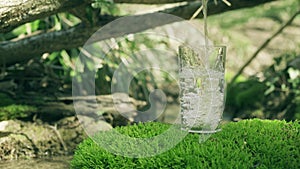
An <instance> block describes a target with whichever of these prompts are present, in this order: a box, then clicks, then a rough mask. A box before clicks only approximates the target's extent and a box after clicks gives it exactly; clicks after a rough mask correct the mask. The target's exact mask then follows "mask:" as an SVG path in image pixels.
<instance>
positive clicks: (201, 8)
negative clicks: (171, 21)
mask: <svg viewBox="0 0 300 169" xmlns="http://www.w3.org/2000/svg"><path fill="white" fill-rule="evenodd" d="M222 1H223V2H224V3H225V4H226V5H227V6H231V3H230V2H229V1H228V0H222ZM214 4H215V5H218V1H217V0H214ZM202 10H203V5H201V6H200V7H199V8H198V9H197V11H196V12H195V13H194V14H193V16H192V17H191V18H190V20H193V19H195V18H196V17H197V16H198V15H199V14H200V12H201V11H202Z"/></svg>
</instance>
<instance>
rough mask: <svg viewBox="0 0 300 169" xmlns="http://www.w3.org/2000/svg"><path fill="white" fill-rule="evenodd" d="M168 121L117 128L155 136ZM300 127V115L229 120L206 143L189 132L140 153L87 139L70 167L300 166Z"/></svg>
mask: <svg viewBox="0 0 300 169" xmlns="http://www.w3.org/2000/svg"><path fill="white" fill-rule="evenodd" d="M169 126H170V125H167V124H161V123H154V122H150V123H145V124H139V125H134V126H126V127H119V128H116V130H117V131H119V132H120V133H123V134H127V135H129V136H135V137H136V136H139V137H146V136H148V137H151V136H154V135H157V134H159V133H162V132H163V131H165V130H166V129H168V128H169ZM299 129H300V123H299V121H296V122H289V123H287V122H285V121H270V120H258V119H254V120H244V121H240V122H237V123H228V124H226V125H224V126H223V127H222V131H221V132H219V133H216V134H214V135H212V136H211V137H210V138H209V139H208V140H207V141H206V142H204V143H203V144H199V143H198V140H199V136H198V135H196V134H189V135H187V137H185V138H184V140H183V141H181V142H180V143H179V144H178V145H176V146H175V147H174V148H173V149H171V150H169V151H167V152H165V153H162V154H160V155H158V156H155V157H149V158H139V159H138V158H127V157H122V156H117V155H114V154H111V153H109V152H107V151H106V150H104V149H102V148H101V147H100V146H98V145H97V144H96V143H95V142H94V141H93V140H92V139H87V140H85V141H84V142H82V143H81V144H80V145H79V146H78V149H77V151H76V152H75V155H74V158H73V160H72V162H71V168H73V169H77V168H78V169H79V168H80V169H82V168H86V169H88V168H193V169H197V168H299V167H300V163H299V159H300V153H299V152H300V142H299V138H300V133H299ZM108 133H109V132H108Z"/></svg>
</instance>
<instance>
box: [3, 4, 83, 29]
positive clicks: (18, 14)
mask: <svg viewBox="0 0 300 169" xmlns="http://www.w3.org/2000/svg"><path fill="white" fill-rule="evenodd" d="M24 2H25V3H24ZM86 3H87V2H85V1H82V0H71V1H70V0H51V1H49V0H26V1H23V0H19V1H17V0H14V1H11V0H1V1H0V33H5V32H9V31H10V30H12V29H14V28H16V27H17V26H20V25H22V24H24V23H27V22H31V21H34V20H36V19H41V18H45V17H47V16H51V15H53V14H56V13H58V12H64V11H67V10H69V9H72V8H74V7H78V6H80V5H84V4H86Z"/></svg>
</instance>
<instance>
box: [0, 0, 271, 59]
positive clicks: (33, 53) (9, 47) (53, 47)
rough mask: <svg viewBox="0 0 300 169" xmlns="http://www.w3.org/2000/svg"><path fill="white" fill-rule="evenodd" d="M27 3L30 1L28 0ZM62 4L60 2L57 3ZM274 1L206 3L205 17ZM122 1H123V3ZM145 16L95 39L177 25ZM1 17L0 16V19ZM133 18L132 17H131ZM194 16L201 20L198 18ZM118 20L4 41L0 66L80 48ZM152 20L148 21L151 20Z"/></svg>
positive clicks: (186, 13) (178, 11)
mask: <svg viewBox="0 0 300 169" xmlns="http://www.w3.org/2000/svg"><path fill="white" fill-rule="evenodd" d="M30 1H31V0H30ZM60 1H63V0H60ZM270 1H274V0H260V1H255V2H253V1H252V0H232V1H230V2H231V4H232V5H231V6H230V7H229V6H227V5H225V4H224V3H222V2H219V3H218V5H215V4H214V3H213V1H211V2H210V3H209V4H208V8H209V10H208V15H213V14H217V13H222V12H224V11H228V10H234V9H240V8H244V7H252V6H255V5H258V4H262V3H266V2H270ZM123 2H125V0H124V1H123ZM200 6H201V2H190V3H188V4H187V5H184V6H180V7H175V8H172V9H167V10H164V11H161V12H164V13H169V14H173V15H176V16H180V17H183V18H189V17H191V16H192V15H193V13H194V12H195V11H196V10H197V9H198V8H199V7H200ZM0 10H1V8H0ZM148 15H149V14H144V15H139V16H133V19H132V24H126V25H130V26H131V28H130V29H129V28H126V29H125V30H122V27H120V28H111V29H112V30H111V31H109V32H110V34H106V35H101V36H100V37H98V38H97V39H95V41H97V40H104V39H108V38H115V37H120V36H123V35H126V34H128V33H136V32H140V31H143V30H147V29H150V28H154V27H157V26H161V25H165V24H168V23H172V22H177V21H178V20H169V19H160V20H153V18H152V17H147V16H148ZM1 16H2V14H0V18H1ZM134 17H135V18H134ZM198 17H202V15H199V16H198ZM117 18H118V17H112V16H102V17H101V18H100V21H99V22H98V23H97V24H95V25H94V26H93V27H86V26H84V25H83V24H82V25H78V26H75V27H72V28H70V29H68V30H61V31H55V32H49V33H43V34H39V35H34V36H32V37H28V38H25V39H21V40H18V41H13V42H12V41H8V42H1V43H0V65H11V64H15V63H17V62H21V61H26V60H28V59H31V58H33V57H38V56H41V55H42V54H43V53H46V52H54V51H59V50H62V49H71V48H76V47H79V46H82V45H83V44H84V43H85V42H86V41H87V40H88V39H89V38H90V36H91V35H92V34H93V33H94V32H95V31H96V30H98V29H99V28H100V27H101V26H103V25H105V24H106V23H109V22H110V21H113V20H114V19H117ZM151 18H152V19H151ZM143 19H150V20H147V22H146V21H145V22H142V23H145V24H144V25H140V26H138V27H136V26H135V25H134V23H137V22H134V21H135V20H136V21H137V20H143ZM0 31H1V26H0Z"/></svg>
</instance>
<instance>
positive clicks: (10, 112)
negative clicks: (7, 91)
mask: <svg viewBox="0 0 300 169" xmlns="http://www.w3.org/2000/svg"><path fill="white" fill-rule="evenodd" d="M36 111H37V109H36V107H33V106H28V105H15V104H12V105H9V106H3V107H0V121H1V120H10V119H18V118H26V117H29V116H30V115H32V113H34V112H36Z"/></svg>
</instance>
